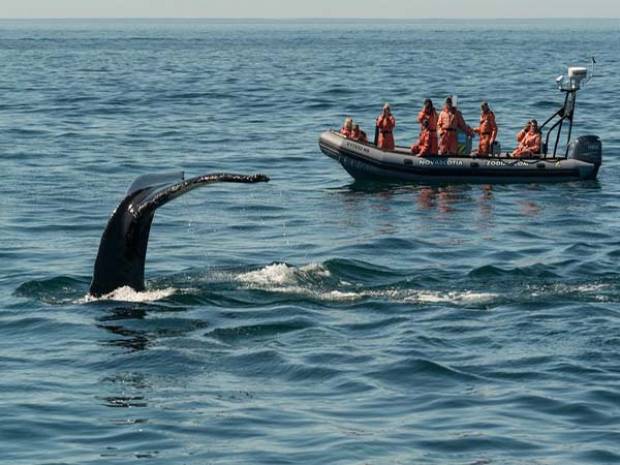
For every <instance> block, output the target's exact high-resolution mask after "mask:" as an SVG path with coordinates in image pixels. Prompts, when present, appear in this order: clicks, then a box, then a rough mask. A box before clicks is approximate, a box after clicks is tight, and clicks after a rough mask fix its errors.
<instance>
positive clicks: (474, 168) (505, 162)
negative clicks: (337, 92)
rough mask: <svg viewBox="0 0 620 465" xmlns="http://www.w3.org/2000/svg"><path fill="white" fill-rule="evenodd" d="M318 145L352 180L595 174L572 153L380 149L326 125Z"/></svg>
mask: <svg viewBox="0 0 620 465" xmlns="http://www.w3.org/2000/svg"><path fill="white" fill-rule="evenodd" d="M319 146H320V148H321V151H322V152H323V153H324V154H325V155H327V156H328V157H330V158H333V159H334V160H336V161H338V162H339V163H340V164H341V165H342V167H343V168H344V169H345V170H346V171H347V172H348V173H349V174H350V175H351V176H352V177H353V178H355V179H356V180H387V181H417V182H439V183H442V182H455V181H457V182H458V181H461V182H471V183H516V182H567V181H578V180H584V179H595V178H596V175H597V172H598V168H599V166H598V165H596V164H593V163H587V162H584V161H581V160H576V159H565V158H547V159H515V158H509V157H506V156H504V157H491V158H473V157H447V156H429V157H418V156H415V155H411V153H409V151H408V150H407V149H404V148H397V149H395V150H394V151H389V152H388V151H383V150H380V149H377V148H376V146H374V145H371V144H364V143H360V142H357V141H352V140H350V139H346V138H345V137H343V136H341V135H340V134H338V133H337V132H334V131H328V132H325V133H323V134H321V137H320V138H319Z"/></svg>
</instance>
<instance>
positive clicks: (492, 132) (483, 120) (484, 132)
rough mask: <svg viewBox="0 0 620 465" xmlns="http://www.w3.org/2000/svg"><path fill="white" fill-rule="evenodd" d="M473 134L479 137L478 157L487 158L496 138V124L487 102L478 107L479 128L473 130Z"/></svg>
mask: <svg viewBox="0 0 620 465" xmlns="http://www.w3.org/2000/svg"><path fill="white" fill-rule="evenodd" d="M474 132H475V133H476V134H479V135H480V143H479V144H478V156H479V157H488V156H489V154H490V153H491V147H492V146H493V142H495V138H496V137H497V124H496V123H495V113H493V112H492V111H491V108H489V104H488V103H487V102H482V104H481V105H480V126H478V127H477V128H476V129H474Z"/></svg>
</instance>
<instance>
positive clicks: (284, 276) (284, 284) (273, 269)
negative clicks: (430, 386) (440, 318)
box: [236, 263, 498, 305]
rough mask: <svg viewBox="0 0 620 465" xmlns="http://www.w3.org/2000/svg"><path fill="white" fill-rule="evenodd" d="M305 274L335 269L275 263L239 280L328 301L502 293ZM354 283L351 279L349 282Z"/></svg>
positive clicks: (467, 298) (452, 298) (479, 298)
mask: <svg viewBox="0 0 620 465" xmlns="http://www.w3.org/2000/svg"><path fill="white" fill-rule="evenodd" d="M305 276H313V277H316V276H318V277H329V276H331V273H330V272H329V270H327V269H325V267H323V266H322V265H321V264H318V263H311V264H309V265H305V266H302V267H300V268H296V267H294V266H290V265H287V264H285V263H274V264H272V265H268V266H265V267H263V268H261V269H258V270H254V271H250V272H247V273H242V274H240V275H238V276H237V277H236V280H237V281H239V282H242V283H243V284H245V285H246V286H247V287H248V288H249V289H262V290H266V291H269V292H274V293H279V294H291V295H298V296H303V297H307V298H311V299H315V300H321V301H327V302H351V301H356V300H361V299H367V298H378V299H387V300H389V301H392V302H396V303H452V304H460V305H467V304H470V305H471V304H483V303H488V302H491V301H493V300H495V299H497V297H498V294H493V293H489V292H473V291H462V292H458V291H453V292H440V291H429V290H411V289H407V290H404V289H403V290H398V289H386V290H379V291H364V290H359V291H352V290H351V289H347V290H346V291H341V290H338V289H321V288H314V289H313V288H311V287H310V286H311V284H305V283H303V282H302V281H303V278H304V277H305ZM346 285H347V286H351V283H347V284H346Z"/></svg>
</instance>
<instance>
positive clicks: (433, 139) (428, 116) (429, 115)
mask: <svg viewBox="0 0 620 465" xmlns="http://www.w3.org/2000/svg"><path fill="white" fill-rule="evenodd" d="M437 119H438V117H437V112H436V111H435V108H434V107H433V106H431V107H430V108H427V107H424V108H422V110H421V111H420V113H418V123H420V140H419V141H418V143H417V144H416V145H423V140H422V139H427V138H428V139H429V140H428V144H429V150H430V152H429V153H428V154H426V153H425V154H424V155H430V154H437V153H439V147H438V144H437ZM424 121H428V126H427V127H425V126H424ZM427 133H428V134H427ZM413 147H415V146H412V148H411V149H412V150H413ZM420 154H422V153H421V152H420Z"/></svg>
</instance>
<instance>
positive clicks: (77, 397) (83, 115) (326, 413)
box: [0, 21, 620, 465]
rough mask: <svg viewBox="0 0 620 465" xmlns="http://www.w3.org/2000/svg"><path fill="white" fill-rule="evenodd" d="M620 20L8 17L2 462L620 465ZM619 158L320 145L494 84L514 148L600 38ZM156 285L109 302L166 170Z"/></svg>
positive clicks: (2, 193) (607, 124)
mask: <svg viewBox="0 0 620 465" xmlns="http://www.w3.org/2000/svg"><path fill="white" fill-rule="evenodd" d="M619 52H620V25H619V23H618V21H596V22H568V23H566V22H559V21H558V22H549V21H546V22H545V21H539V22H529V23H525V24H522V23H519V22H494V23H493V24H492V25H489V24H485V23H482V22H479V23H471V24H466V23H458V22H452V23H450V22H446V23H444V22H430V23H415V22H413V23H384V24H378V25H377V24H370V23H318V24H315V23H311V22H302V23H295V24H287V23H266V22H258V23H224V22H200V21H197V22H174V21H170V22H139V21H133V22H131V21H128V22H117V23H114V22H53V21H52V22H38V23H37V22H34V23H33V22H19V21H14V22H6V21H5V22H0V62H1V63H2V65H3V66H2V73H0V90H1V92H2V100H1V101H0V157H1V159H2V166H3V170H4V173H3V181H2V183H1V186H0V199H1V200H0V263H1V264H2V267H1V269H0V367H1V369H2V371H1V373H2V376H1V377H0V412H1V421H0V441H1V443H0V446H1V447H0V462H2V463H7V464H12V465H26V464H28V465H31V464H52V463H53V464H127V463H134V462H136V463H149V464H151V463H152V464H224V463H226V464H232V463H234V464H241V463H243V464H285V463H290V464H373V465H374V464H411V463H424V464H447V463H450V464H477V465H482V464H545V465H547V464H558V465H559V464H562V465H566V464H611V463H620V362H619V359H618V354H619V350H620V331H619V329H620V306H619V302H620V266H619V264H618V259H619V258H620V234H619V232H620V220H619V215H618V213H619V207H620V200H619V194H620V184H619V182H618V179H619V175H620V165H619V163H618V161H617V158H616V156H617V154H618V153H619V151H620V136H619V135H618V124H619V123H618V119H619V113H618V100H619V96H618V89H617V85H618V75H619V74H620V63H619V58H618V57H619V56H620V53H619ZM593 54H594V55H596V56H597V57H598V60H599V62H600V66H599V68H598V70H597V73H598V76H597V77H596V78H595V79H594V80H593V81H592V83H591V86H590V87H589V88H588V89H587V90H586V91H584V92H583V93H582V94H581V96H580V100H579V102H578V106H579V108H578V116H577V129H576V133H577V135H579V134H584V133H589V132H594V133H596V134H598V135H600V136H601V138H602V139H603V144H604V150H605V162H604V165H603V168H602V170H601V173H600V176H599V180H598V181H597V182H584V183H574V184H562V185H525V186H523V185H521V186H494V187H488V186H475V185H454V186H441V187H437V186H435V187H432V186H430V187H429V186H415V185H414V186H407V185H404V186H402V185H401V186H386V185H374V186H372V185H371V186H368V185H356V184H353V183H352V180H351V179H350V178H349V177H348V176H347V175H346V173H344V172H343V171H342V169H341V168H340V167H339V166H337V165H336V164H335V163H334V162H333V161H331V160H329V159H327V158H326V157H324V156H322V155H321V154H320V152H319V151H318V147H317V138H318V134H319V133H320V132H321V131H322V130H324V129H326V128H327V127H330V126H332V127H333V126H337V125H339V124H340V122H341V120H342V118H343V117H344V115H345V114H353V116H354V117H356V118H357V119H358V120H359V121H361V122H362V125H363V126H364V127H366V128H369V127H370V125H371V123H372V121H373V119H374V117H375V116H376V113H377V112H378V109H379V108H380V106H381V104H382V103H383V101H385V100H389V101H390V102H391V103H392V104H393V107H394V111H395V113H396V116H397V118H398V121H399V127H398V132H397V140H398V141H399V142H401V143H402V144H408V143H410V142H411V141H412V140H413V138H414V135H415V131H416V129H415V125H414V123H413V115H414V113H415V112H416V111H417V109H418V107H419V104H420V102H421V100H422V99H423V98H424V97H426V96H427V95H430V96H432V97H434V98H435V99H436V101H439V100H440V99H441V98H442V97H443V96H445V95H447V94H448V93H458V95H459V97H460V104H461V107H462V109H463V111H464V114H465V117H466V119H467V120H469V122H470V123H472V124H473V123H474V121H475V118H476V117H477V104H478V102H479V100H480V99H482V98H487V99H489V100H490V102H491V104H492V105H493V107H494V109H495V112H496V115H497V119H498V121H499V122H500V125H501V129H500V131H501V132H500V138H501V141H502V143H503V145H504V147H507V146H512V145H513V144H512V139H513V134H514V133H515V132H516V130H517V129H518V128H519V127H520V125H521V124H522V123H523V121H525V120H526V119H527V118H528V117H531V116H534V117H537V118H538V119H539V120H543V119H544V118H545V117H546V116H547V115H549V114H551V113H552V112H553V111H555V109H556V107H557V105H558V103H559V100H560V96H559V95H558V93H557V92H556V91H555V90H554V86H553V79H554V78H555V76H556V75H558V74H560V73H561V72H563V67H564V65H565V64H568V63H575V64H580V63H583V62H584V61H585V60H586V59H587V57H589V56H590V55H593ZM162 169H184V170H186V172H187V174H188V175H197V174H202V173H205V172H217V171H236V172H245V173H250V172H257V171H260V172H265V173H267V174H269V175H271V177H272V182H271V183H270V184H268V185H257V186H232V185H218V186H213V187H209V188H207V189H204V190H202V191H197V192H193V193H192V194H190V195H188V196H186V197H184V198H182V199H179V200H178V201H176V203H172V204H170V205H168V206H166V207H164V208H163V209H161V210H160V211H159V212H158V214H157V216H156V221H155V225H154V228H153V231H152V238H151V242H150V249H149V257H148V263H147V278H148V279H147V285H148V291H147V292H145V293H140V294H137V293H135V292H131V291H129V290H127V289H124V290H119V291H118V292H116V293H115V294H114V295H113V296H112V299H108V300H99V301H93V300H92V299H89V298H87V297H86V293H87V289H88V285H89V279H90V273H91V270H92V265H93V261H94V257H95V253H96V249H97V246H98V243H99V238H100V234H101V232H102V230H103V227H104V225H105V222H106V219H107V217H108V215H109V214H110V212H111V211H112V209H113V208H114V207H115V206H116V204H117V202H118V201H119V200H120V199H121V198H122V195H123V192H124V191H125V189H126V188H127V186H128V185H129V183H130V182H131V181H132V180H133V178H134V177H136V176H138V175H140V174H142V173H144V172H150V171H154V170H162Z"/></svg>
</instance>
